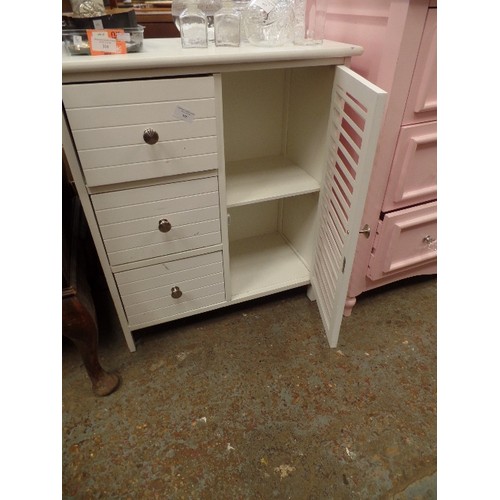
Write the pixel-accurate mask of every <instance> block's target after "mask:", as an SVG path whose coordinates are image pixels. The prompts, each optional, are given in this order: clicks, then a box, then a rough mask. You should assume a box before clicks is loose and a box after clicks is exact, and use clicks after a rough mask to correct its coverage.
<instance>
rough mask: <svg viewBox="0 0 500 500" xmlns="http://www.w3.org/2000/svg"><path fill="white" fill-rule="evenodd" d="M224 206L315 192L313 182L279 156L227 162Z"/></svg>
mask: <svg viewBox="0 0 500 500" xmlns="http://www.w3.org/2000/svg"><path fill="white" fill-rule="evenodd" d="M226 174H227V180H226V183H227V184H226V189H227V206H228V207H238V206H241V205H249V204H251V203H258V202H262V201H269V200H276V199H279V198H286V197H289V196H296V195H300V194H308V193H314V192H318V191H319V190H320V185H319V183H318V181H316V179H314V178H313V177H311V176H310V175H309V174H308V173H307V172H305V171H304V170H302V169H301V168H300V167H298V166H297V165H295V164H293V163H292V162H291V161H289V160H287V159H286V158H283V157H281V156H272V157H266V158H257V159H251V160H241V161H236V162H228V165H227V167H226Z"/></svg>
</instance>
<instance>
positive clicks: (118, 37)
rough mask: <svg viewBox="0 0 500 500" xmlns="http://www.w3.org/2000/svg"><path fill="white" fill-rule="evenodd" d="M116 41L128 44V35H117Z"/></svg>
mask: <svg viewBox="0 0 500 500" xmlns="http://www.w3.org/2000/svg"><path fill="white" fill-rule="evenodd" d="M116 39H117V40H121V41H123V42H130V33H117V34H116Z"/></svg>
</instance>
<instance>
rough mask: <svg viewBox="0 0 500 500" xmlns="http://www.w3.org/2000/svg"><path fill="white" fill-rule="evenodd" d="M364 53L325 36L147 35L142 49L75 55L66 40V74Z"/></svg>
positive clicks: (327, 58)
mask: <svg viewBox="0 0 500 500" xmlns="http://www.w3.org/2000/svg"><path fill="white" fill-rule="evenodd" d="M362 53H363V48H362V47H360V46H359V45H351V44H346V43H341V42H334V41H331V40H325V41H324V42H323V43H322V44H320V45H311V46H299V45H293V44H287V45H284V46H281V47H270V48H269V47H255V46H253V45H250V44H243V45H242V46H240V47H215V46H209V47H208V48H205V49H183V48H182V46H181V39H180V38H146V39H145V40H144V44H143V48H142V51H141V52H136V53H132V54H123V55H106V56H80V55H79V56H72V55H70V54H68V52H67V51H66V49H65V47H64V44H63V54H62V72H63V75H67V76H70V75H73V76H76V75H77V74H83V73H89V72H91V73H98V72H109V71H123V70H153V69H161V68H188V67H189V68H196V67H200V66H203V67H210V66H219V67H220V66H221V65H222V66H224V65H234V64H236V65H242V64H243V65H245V64H252V63H269V62H274V63H286V62H287V61H316V63H317V62H319V61H321V62H322V63H323V64H328V63H330V61H332V62H333V61H335V60H337V62H336V63H338V60H339V59H342V58H349V57H352V56H357V55H360V54H362Z"/></svg>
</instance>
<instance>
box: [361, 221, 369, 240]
mask: <svg viewBox="0 0 500 500" xmlns="http://www.w3.org/2000/svg"><path fill="white" fill-rule="evenodd" d="M371 232H372V229H371V227H370V226H369V225H368V224H365V225H364V226H363V228H362V229H360V230H359V234H364V235H365V236H366V238H369V237H370V233H371Z"/></svg>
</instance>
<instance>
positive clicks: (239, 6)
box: [233, 0, 250, 43]
mask: <svg viewBox="0 0 500 500" xmlns="http://www.w3.org/2000/svg"><path fill="white" fill-rule="evenodd" d="M249 3H250V0H233V8H234V9H235V10H236V12H238V13H239V15H240V42H241V43H242V42H248V40H247V37H246V33H245V30H244V29H243V25H242V21H241V19H242V17H243V16H242V14H243V11H244V10H245V9H246V8H247V7H248V4H249Z"/></svg>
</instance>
